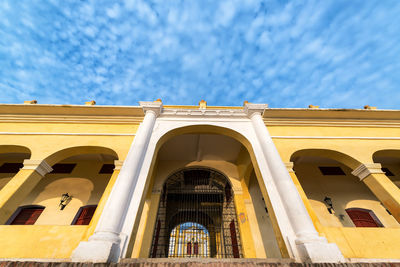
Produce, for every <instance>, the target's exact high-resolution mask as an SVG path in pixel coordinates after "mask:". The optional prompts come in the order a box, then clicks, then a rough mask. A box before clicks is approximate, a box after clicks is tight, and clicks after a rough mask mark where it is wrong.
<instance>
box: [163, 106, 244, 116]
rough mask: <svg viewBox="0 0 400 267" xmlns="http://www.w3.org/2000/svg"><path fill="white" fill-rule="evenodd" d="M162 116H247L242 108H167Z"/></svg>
mask: <svg viewBox="0 0 400 267" xmlns="http://www.w3.org/2000/svg"><path fill="white" fill-rule="evenodd" d="M160 117H191V118H246V114H244V113H243V110H242V109H208V108H207V109H203V108H202V109H199V108H197V109H170V108H165V109H163V111H162V114H161V116H160Z"/></svg>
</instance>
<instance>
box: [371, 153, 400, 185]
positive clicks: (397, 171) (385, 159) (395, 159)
mask: <svg viewBox="0 0 400 267" xmlns="http://www.w3.org/2000/svg"><path fill="white" fill-rule="evenodd" d="M373 160H374V162H376V163H380V164H381V165H382V171H383V172H385V174H386V176H387V177H388V178H389V179H390V180H391V181H392V182H393V183H394V184H395V185H396V186H397V187H399V188H400V150H381V151H377V152H375V153H374V154H373Z"/></svg>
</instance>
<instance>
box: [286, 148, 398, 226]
mask: <svg viewBox="0 0 400 267" xmlns="http://www.w3.org/2000/svg"><path fill="white" fill-rule="evenodd" d="M291 161H292V162H294V168H293V169H294V171H295V172H296V176H297V178H298V180H299V182H300V184H301V186H302V188H303V190H304V192H305V193H306V195H307V198H308V199H309V202H310V204H311V206H312V208H313V210H314V212H315V213H316V215H317V217H318V219H319V221H320V222H321V224H322V225H323V226H328V227H358V225H357V222H356V221H357V219H356V220H354V218H356V217H354V216H356V215H354V214H355V213H349V212H347V210H350V211H351V210H353V209H358V210H360V209H365V210H370V211H371V214H374V215H376V217H377V219H378V220H379V221H380V222H381V223H382V225H383V226H384V227H399V224H398V222H397V221H396V220H395V219H394V217H393V216H391V215H390V214H389V212H388V211H387V210H386V209H385V207H384V206H383V205H382V203H381V202H380V201H379V200H378V198H377V197H376V196H375V195H374V194H373V193H372V192H371V191H370V190H369V189H368V187H367V186H366V185H365V184H364V183H363V182H362V181H360V179H359V178H358V177H356V176H354V175H353V174H352V173H351V172H352V170H353V169H355V168H356V167H357V166H359V165H360V164H361V163H360V162H358V161H357V160H355V159H353V158H351V157H350V156H348V155H345V154H342V153H340V152H337V151H332V150H323V149H310V150H301V151H297V152H296V153H294V154H293V155H292V157H291ZM353 215H354V216H353ZM351 216H353V217H351ZM357 216H358V215H357ZM360 216H361V215H360ZM370 225H372V224H370ZM371 227H372V226H371Z"/></svg>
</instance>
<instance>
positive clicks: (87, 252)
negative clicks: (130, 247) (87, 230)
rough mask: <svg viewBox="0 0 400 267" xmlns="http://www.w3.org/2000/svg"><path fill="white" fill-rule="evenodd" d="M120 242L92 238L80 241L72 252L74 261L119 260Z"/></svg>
mask: <svg viewBox="0 0 400 267" xmlns="http://www.w3.org/2000/svg"><path fill="white" fill-rule="evenodd" d="M119 255H120V244H119V243H115V242H112V241H104V240H91V241H87V242H80V243H79V245H78V247H77V248H76V249H75V250H74V251H73V252H72V256H71V261H72V262H118V260H119Z"/></svg>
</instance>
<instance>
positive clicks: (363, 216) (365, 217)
mask: <svg viewBox="0 0 400 267" xmlns="http://www.w3.org/2000/svg"><path fill="white" fill-rule="evenodd" d="M346 212H347V214H348V215H349V217H350V219H351V220H352V221H353V223H354V225H355V226H356V227H383V225H382V223H381V222H380V221H379V220H378V218H377V217H376V216H375V214H374V212H373V211H372V210H367V209H360V208H351V209H346Z"/></svg>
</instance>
